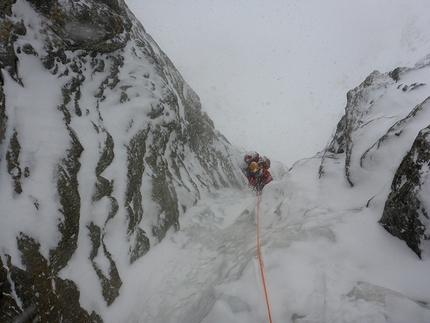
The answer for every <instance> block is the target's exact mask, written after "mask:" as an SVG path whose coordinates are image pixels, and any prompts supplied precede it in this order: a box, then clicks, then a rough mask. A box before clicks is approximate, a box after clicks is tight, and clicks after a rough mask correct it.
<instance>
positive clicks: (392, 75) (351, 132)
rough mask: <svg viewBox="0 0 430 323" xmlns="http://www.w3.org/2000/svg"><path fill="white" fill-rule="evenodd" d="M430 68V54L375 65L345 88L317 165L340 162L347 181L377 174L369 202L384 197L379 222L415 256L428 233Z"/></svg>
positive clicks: (327, 170)
mask: <svg viewBox="0 0 430 323" xmlns="http://www.w3.org/2000/svg"><path fill="white" fill-rule="evenodd" d="M429 71H430V55H428V56H427V57H426V58H425V59H423V60H422V61H420V62H418V63H417V64H416V66H415V67H414V68H406V67H403V68H396V69H395V70H393V71H391V72H389V73H384V74H382V73H380V72H378V71H374V72H373V73H372V74H370V75H369V76H368V77H367V78H366V80H365V81H364V82H363V83H362V84H360V85H359V86H358V87H356V88H355V89H353V90H351V91H349V92H348V95H347V105H346V108H345V115H344V116H343V117H342V119H341V120H340V121H339V123H338V126H337V129H336V133H335V134H334V137H333V139H332V141H331V142H330V144H329V145H328V146H327V148H326V149H325V150H324V152H323V155H322V162H321V166H320V170H319V173H320V177H321V176H324V175H325V174H326V173H330V172H331V171H332V169H333V167H334V166H333V165H335V164H339V163H343V164H344V172H345V179H346V181H347V183H348V184H349V186H351V187H354V186H355V185H360V184H361V183H363V182H364V181H370V180H372V176H373V178H377V179H379V181H378V182H377V183H375V186H374V189H373V194H374V195H373V197H372V198H371V199H370V200H369V202H368V206H369V204H370V203H371V201H372V199H374V198H380V197H381V198H383V199H386V203H385V208H384V211H383V214H382V218H381V220H380V223H381V224H382V225H383V227H384V228H386V229H387V231H389V232H390V233H391V234H393V235H395V236H397V237H399V238H400V239H402V240H404V241H405V242H406V243H407V245H408V246H409V247H410V248H411V249H412V250H413V251H414V252H415V253H416V254H417V255H418V256H419V257H420V256H421V252H422V250H423V249H422V248H423V244H424V243H426V241H428V240H429V239H430V234H429V233H430V225H429V216H428V214H429V207H430V206H429V205H428V203H427V199H428V192H429V190H428V184H427V177H428V173H429V170H428V168H429V163H430V162H429V153H428V151H429V149H430V148H429V147H430V146H429V143H428V127H429V122H430V97H429V91H428V87H429V84H428V82H429V80H430V72H429ZM387 106H388V107H390V109H389V110H387V108H386V107H387ZM372 174H373V175H372ZM376 174H377V176H376ZM388 182H392V185H391V190H390V188H389V187H388V186H387V185H386V183H388ZM387 196H388V197H387Z"/></svg>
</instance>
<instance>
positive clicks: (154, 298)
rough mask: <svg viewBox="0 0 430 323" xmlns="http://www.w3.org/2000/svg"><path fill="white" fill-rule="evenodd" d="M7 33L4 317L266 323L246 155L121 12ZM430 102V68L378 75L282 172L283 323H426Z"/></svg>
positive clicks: (22, 12) (268, 205)
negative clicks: (322, 142)
mask: <svg viewBox="0 0 430 323" xmlns="http://www.w3.org/2000/svg"><path fill="white" fill-rule="evenodd" d="M0 20H1V24H0V39H1V43H0V68H1V78H0V205H1V209H0V212H1V213H0V248H1V249H0V287H1V293H2V294H1V298H0V308H1V312H0V313H1V314H0V318H1V319H0V320H1V321H2V322H151V323H153V322H160V323H161V322H162V323H165V322H187V323H193V322H196V323H197V322H203V323H210V322H219V321H222V322H266V321H267V317H266V312H265V307H264V300H263V301H262V298H261V296H262V294H261V286H260V282H259V281H258V275H256V271H258V268H257V267H256V265H255V258H256V253H257V252H256V244H255V238H256V237H255V235H256V225H255V208H256V202H257V200H256V196H255V192H253V191H252V190H251V189H250V188H249V187H248V186H247V185H246V183H245V178H244V176H243V175H242V173H241V170H240V168H239V164H240V163H241V161H242V155H243V152H242V151H240V150H239V149H237V148H236V147H233V146H232V145H231V144H230V143H229V141H228V138H225V137H224V136H223V135H222V134H221V133H219V132H218V131H217V130H216V129H215V128H214V124H213V122H212V121H211V119H210V118H209V117H208V115H207V114H206V113H205V111H204V108H202V106H201V103H200V100H199V98H198V95H197V94H196V93H195V92H194V91H193V90H192V89H191V88H190V86H189V85H188V84H187V83H186V81H185V80H184V79H183V78H182V76H181V75H180V73H179V72H178V71H177V70H176V68H175V67H174V65H173V63H172V62H171V61H170V59H169V58H168V57H167V56H166V55H165V54H164V53H163V51H162V50H161V49H160V48H159V46H158V45H157V44H156V42H155V41H154V40H153V39H152V38H151V36H150V35H148V34H147V33H146V32H145V29H144V27H143V26H142V25H141V24H140V22H139V21H138V20H137V19H136V18H135V17H134V15H133V14H132V13H131V12H130V10H129V9H128V8H127V6H126V4H125V3H124V1H123V0H104V1H89V0H88V1H80V2H76V1H72V0H64V1H58V0H49V1H43V2H41V1H33V0H31V1H30V0H28V1H25V0H7V1H4V3H3V4H2V6H1V7H0ZM429 86H430V56H427V57H423V59H422V60H420V61H419V62H417V64H416V65H415V66H414V67H398V68H396V69H395V70H393V71H374V72H373V73H372V74H370V75H369V76H368V77H367V78H366V79H365V80H364V81H363V83H361V84H360V85H358V86H357V87H356V88H354V89H352V90H351V91H349V92H348V94H347V105H346V107H345V115H344V116H343V117H342V119H341V120H340V121H339V123H338V126H337V128H336V131H335V132H334V135H333V138H331V139H330V140H329V142H330V143H329V145H328V146H327V147H326V148H325V149H324V150H323V151H322V152H320V153H318V154H316V155H315V156H314V157H311V158H308V159H303V160H299V161H297V162H296V163H295V164H294V165H293V166H292V167H291V169H289V170H288V169H287V168H286V167H285V166H284V165H282V164H281V163H279V162H274V163H273V165H272V167H271V169H270V170H271V172H272V174H273V176H274V178H275V180H274V181H273V182H272V183H270V184H269V185H267V186H266V188H265V189H264V193H263V198H262V206H261V207H262V226H261V235H262V248H263V253H264V257H265V268H266V276H267V280H268V289H269V292H270V300H271V302H272V303H271V305H272V310H273V316H274V320H275V321H283V322H295V323H298V322H303V323H304V322H362V321H371V322H405V321H408V322H409V321H410V322H423V323H424V322H428V321H429V320H430V307H429V304H430V242H429V241H430V220H429V209H430V205H429V202H428V198H429V194H430V181H428V177H429V174H430V173H429V172H430V167H429V166H430V161H429V160H430V159H429V156H430V155H429V154H430V137H429V133H430V130H429V127H430V110H429V109H430V101H429V100H430V99H429V98H430V91H429ZM327 139H329V138H327Z"/></svg>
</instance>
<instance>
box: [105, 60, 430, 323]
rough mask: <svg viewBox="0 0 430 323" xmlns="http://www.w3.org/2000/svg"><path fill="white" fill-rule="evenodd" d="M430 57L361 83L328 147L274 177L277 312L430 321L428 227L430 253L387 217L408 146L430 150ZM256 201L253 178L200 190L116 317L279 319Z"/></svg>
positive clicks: (270, 256)
mask: <svg viewBox="0 0 430 323" xmlns="http://www.w3.org/2000/svg"><path fill="white" fill-rule="evenodd" d="M428 63H429V60H428V59H427V60H423V61H421V62H419V63H418V64H417V67H415V68H402V69H398V70H396V71H393V72H391V73H379V72H374V73H372V75H370V76H369V78H367V79H366V80H365V81H364V82H363V84H361V85H360V86H358V87H357V88H356V89H354V90H352V91H351V92H350V93H349V95H348V99H349V101H348V105H347V107H346V114H345V117H344V118H343V119H342V120H341V121H340V123H339V126H338V128H337V132H336V133H335V135H334V137H333V141H332V142H331V144H330V145H329V146H328V147H327V148H326V150H325V151H324V152H323V153H321V154H318V155H316V156H315V157H313V158H309V159H306V160H300V161H298V162H297V163H295V164H294V165H293V167H292V168H291V169H290V171H289V172H288V173H287V174H286V175H285V176H283V177H282V178H277V180H276V181H274V182H273V183H271V184H269V185H268V186H266V188H265V189H264V194H263V197H262V202H261V228H260V230H261V242H262V252H263V259H264V265H265V266H264V268H265V277H266V282H267V290H268V294H269V302H270V307H271V313H272V317H273V322H294V323H305V322H321V323H323V322H324V323H325V322H339V323H340V322H342V323H344V322H398V323H401V322H418V323H426V322H429V321H430V306H429V304H430V254H429V248H428V241H427V240H425V237H422V238H423V240H422V241H421V245H420V247H421V248H422V250H423V252H422V259H420V258H419V257H417V255H416V254H415V253H414V250H411V248H409V247H408V245H407V244H406V243H405V242H404V241H402V240H400V239H398V238H396V237H394V236H392V235H391V234H389V233H388V232H387V231H386V230H385V229H384V227H383V226H381V225H380V223H379V221H380V220H381V217H382V215H383V214H384V213H385V212H386V209H387V205H386V201H387V198H388V196H389V195H390V194H393V192H395V190H396V187H397V185H396V184H395V178H396V176H398V174H399V172H401V169H402V167H401V163H402V161H403V160H405V159H404V158H406V157H407V156H408V155H409V154H412V155H413V156H427V155H425V154H424V150H423V151H421V155H419V154H418V153H417V154H415V153H414V152H415V150H416V148H414V147H416V146H417V144H414V142H417V141H419V140H420V138H421V137H425V136H426V135H427V133H428V131H427V130H426V129H427V125H428V123H429V122H430V115H429V113H428V112H429V111H427V108H428V99H427V97H428V94H429V93H430V92H429V90H428V89H429V85H428V84H430V74H429V72H430V66H429V64H428ZM399 72H400V73H399ZM421 129H424V130H422V131H421ZM416 138H417V139H416ZM419 147H424V146H423V145H420V146H419ZM427 152H428V148H427ZM413 160H414V161H415V162H419V163H417V164H416V165H421V164H423V165H424V166H423V167H421V168H419V175H420V178H421V180H419V181H418V182H417V183H419V184H421V185H412V184H413V182H411V185H412V186H410V185H409V184H407V185H406V183H407V182H408V180H407V178H406V177H404V178H403V181H402V183H403V184H404V185H403V186H402V187H405V185H406V187H409V188H410V189H411V190H410V191H411V192H418V194H416V195H415V196H417V197H418V198H419V201H420V202H421V209H424V210H427V208H426V207H427V205H428V202H427V200H428V197H429V195H428V188H427V185H428V184H425V183H427V181H426V179H427V177H428V166H427V167H426V166H425V165H428V162H429V161H428V159H427V160H424V161H423V158H418V157H416V158H415V159H413ZM420 163H421V164H420ZM409 165H411V163H409ZM415 169H418V168H417V167H415ZM410 174H411V175H413V174H414V173H413V172H412V173H410ZM415 177H416V176H413V179H414V180H415V179H416V178H415ZM393 179H394V182H393ZM392 182H393V183H394V185H392V186H391V183H392ZM256 203H257V198H256V197H255V195H254V193H253V192H251V190H242V191H239V190H232V189H224V190H220V191H219V193H218V196H212V197H206V198H204V199H202V200H200V201H199V202H198V204H197V205H196V206H194V207H193V208H191V209H189V211H188V212H187V213H186V214H185V215H184V217H183V222H182V227H181V230H180V231H179V232H177V233H173V232H171V233H169V235H168V239H165V240H164V241H163V242H162V243H161V244H159V245H157V246H156V247H155V248H153V249H152V250H150V251H149V252H148V254H147V255H146V256H145V257H143V258H142V259H139V260H138V261H137V264H138V267H136V268H135V269H134V270H135V271H133V272H130V275H128V276H127V279H129V280H130V283H125V285H127V286H129V287H128V289H124V290H127V292H126V294H127V295H128V296H127V297H126V298H124V299H122V300H121V301H118V302H117V303H115V304H113V305H112V306H111V307H110V308H109V309H108V312H107V313H108V315H107V317H109V318H110V319H111V322H116V321H118V320H121V319H123V320H124V321H126V322H160V323H161V322H190V323H194V322H203V323H213V322H220V321H221V322H232V323H234V322H237V323H239V322H251V323H253V322H255V323H259V322H268V317H267V311H266V303H265V299H264V293H263V287H262V285H261V277H260V273H259V265H258V261H257V249H256V244H257V243H256V242H257V241H256V236H257V234H256V229H257V228H256V223H255V216H256ZM423 214H424V213H423ZM420 216H422V214H420ZM423 224H424V225H425V224H426V223H425V221H424V222H423ZM427 228H428V226H427ZM407 229H408V228H407V227H404V231H407ZM427 230H428V229H427ZM426 232H428V231H426ZM426 234H427V233H426ZM141 270H144V271H145V272H151V273H152V275H151V277H143V276H142V275H141ZM138 281H139V282H140V283H136V282H138ZM132 282H133V283H132ZM120 309H126V310H125V312H126V313H127V314H126V316H125V317H124V316H122V315H123V314H124V312H122V311H121V310H120Z"/></svg>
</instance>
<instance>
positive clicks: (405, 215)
mask: <svg viewBox="0 0 430 323" xmlns="http://www.w3.org/2000/svg"><path fill="white" fill-rule="evenodd" d="M429 175H430V126H428V127H427V128H425V129H423V130H421V131H420V133H419V134H418V136H417V138H416V139H415V141H414V143H413V145H412V148H411V150H410V151H409V152H408V153H407V154H406V156H405V158H403V161H402V162H401V164H400V166H399V169H398V170H397V172H396V175H395V176H394V179H393V183H392V184H391V193H390V195H389V196H388V199H387V202H386V203H385V208H384V213H383V215H382V218H381V220H380V221H379V222H380V223H381V224H382V226H383V227H384V228H385V229H386V230H387V231H388V232H390V233H391V234H392V235H394V236H396V237H399V238H400V239H402V240H404V241H405V242H406V243H407V245H408V246H409V247H410V248H411V249H412V250H413V251H414V252H415V253H416V254H417V255H418V256H419V257H421V252H422V246H421V245H422V243H423V242H425V241H426V240H430V219H429V211H430V209H429V207H430V205H429V203H428V199H429V193H430V181H429V180H428V178H429Z"/></svg>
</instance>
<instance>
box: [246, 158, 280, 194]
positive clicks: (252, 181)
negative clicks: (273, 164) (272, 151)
mask: <svg viewBox="0 0 430 323" xmlns="http://www.w3.org/2000/svg"><path fill="white" fill-rule="evenodd" d="M269 166H270V165H269ZM245 176H246V178H247V179H248V183H249V185H250V186H252V187H253V189H254V190H257V191H258V192H261V191H263V188H264V186H266V184H269V183H270V182H271V181H272V180H273V178H272V175H271V174H270V172H269V171H268V170H267V169H266V168H264V167H261V166H259V165H258V164H257V162H255V161H252V162H251V163H250V164H249V166H248V167H247V168H246V169H245Z"/></svg>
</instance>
